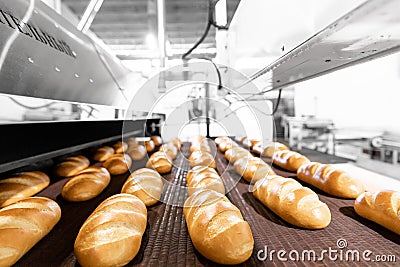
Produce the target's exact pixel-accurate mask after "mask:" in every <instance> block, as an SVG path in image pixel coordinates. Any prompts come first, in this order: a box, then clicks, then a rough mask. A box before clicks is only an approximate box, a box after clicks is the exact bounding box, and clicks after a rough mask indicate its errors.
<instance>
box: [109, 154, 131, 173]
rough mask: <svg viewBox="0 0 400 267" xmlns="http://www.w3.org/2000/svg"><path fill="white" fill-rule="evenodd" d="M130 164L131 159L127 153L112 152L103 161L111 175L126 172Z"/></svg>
mask: <svg viewBox="0 0 400 267" xmlns="http://www.w3.org/2000/svg"><path fill="white" fill-rule="evenodd" d="M131 166H132V160H131V158H130V157H129V155H127V154H114V155H112V156H111V157H110V158H109V159H108V160H106V161H105V162H103V167H105V168H106V169H107V170H108V171H109V172H110V173H111V174H112V175H119V174H123V173H126V172H127V171H128V170H129V168H130V167H131Z"/></svg>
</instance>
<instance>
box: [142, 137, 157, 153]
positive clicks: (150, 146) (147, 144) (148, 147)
mask: <svg viewBox="0 0 400 267" xmlns="http://www.w3.org/2000/svg"><path fill="white" fill-rule="evenodd" d="M144 146H145V148H146V151H147V152H149V153H150V152H153V151H154V149H155V148H156V145H155V144H154V142H153V140H146V141H144Z"/></svg>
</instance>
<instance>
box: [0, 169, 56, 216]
mask: <svg viewBox="0 0 400 267" xmlns="http://www.w3.org/2000/svg"><path fill="white" fill-rule="evenodd" d="M49 184H50V178H49V177H48V176H47V175H46V174H45V173H43V172H39V171H32V172H23V173H18V174H16V175H14V176H13V177H11V178H6V179H2V180H0V207H1V208H2V207H5V206H8V205H10V204H12V203H15V202H17V201H19V200H22V199H25V198H27V197H30V196H33V195H35V194H37V193H39V192H40V191H42V190H43V189H44V188H46V187H47V186H48V185H49Z"/></svg>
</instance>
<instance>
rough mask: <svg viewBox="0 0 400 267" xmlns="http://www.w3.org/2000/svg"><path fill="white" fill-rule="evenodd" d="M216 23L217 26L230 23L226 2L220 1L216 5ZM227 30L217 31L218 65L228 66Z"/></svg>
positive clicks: (224, 0)
mask: <svg viewBox="0 0 400 267" xmlns="http://www.w3.org/2000/svg"><path fill="white" fill-rule="evenodd" d="M215 22H216V23H217V25H220V26H225V25H227V23H228V8H227V4H226V0H219V1H218V2H217V3H216V5H215ZM227 34H228V32H227V30H226V29H217V30H216V31H215V44H216V48H217V55H216V58H215V59H216V61H217V62H218V63H221V64H224V65H228V64H229V62H228V51H227Z"/></svg>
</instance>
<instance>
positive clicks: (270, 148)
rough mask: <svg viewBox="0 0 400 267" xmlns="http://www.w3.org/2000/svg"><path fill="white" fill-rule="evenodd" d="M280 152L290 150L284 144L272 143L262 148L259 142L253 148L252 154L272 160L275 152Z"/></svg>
mask: <svg viewBox="0 0 400 267" xmlns="http://www.w3.org/2000/svg"><path fill="white" fill-rule="evenodd" d="M281 150H290V149H289V148H288V147H287V146H285V145H284V144H281V143H279V142H274V143H272V144H268V145H266V146H263V144H262V143H261V142H259V143H257V144H256V145H254V146H253V152H254V153H256V154H258V155H260V156H261V157H268V158H272V157H273V156H274V153H275V152H276V151H281Z"/></svg>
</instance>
